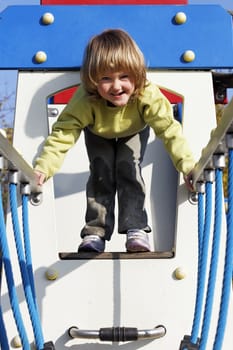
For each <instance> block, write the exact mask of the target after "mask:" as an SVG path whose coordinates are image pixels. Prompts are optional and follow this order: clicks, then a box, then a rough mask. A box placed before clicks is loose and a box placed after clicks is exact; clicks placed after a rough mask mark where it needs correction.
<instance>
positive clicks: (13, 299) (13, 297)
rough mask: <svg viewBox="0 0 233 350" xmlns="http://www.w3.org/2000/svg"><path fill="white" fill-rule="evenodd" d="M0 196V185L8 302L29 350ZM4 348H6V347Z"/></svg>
mask: <svg viewBox="0 0 233 350" xmlns="http://www.w3.org/2000/svg"><path fill="white" fill-rule="evenodd" d="M1 198H2V189H1V186H0V247H1V251H2V259H3V264H4V269H5V273H6V281H7V287H8V292H9V298H10V304H11V308H12V311H13V315H14V319H15V323H16V326H17V330H18V333H19V336H20V339H21V343H22V347H23V349H24V350H30V345H29V341H28V338H27V333H26V330H25V327H24V324H23V320H22V316H21V313H20V308H19V302H18V296H17V293H16V288H15V283H14V276H13V272H12V266H11V260H10V253H9V248H8V243H7V234H6V227H5V218H4V211H3V205H2V199H1ZM4 350H8V347H6V348H5V349H4Z"/></svg>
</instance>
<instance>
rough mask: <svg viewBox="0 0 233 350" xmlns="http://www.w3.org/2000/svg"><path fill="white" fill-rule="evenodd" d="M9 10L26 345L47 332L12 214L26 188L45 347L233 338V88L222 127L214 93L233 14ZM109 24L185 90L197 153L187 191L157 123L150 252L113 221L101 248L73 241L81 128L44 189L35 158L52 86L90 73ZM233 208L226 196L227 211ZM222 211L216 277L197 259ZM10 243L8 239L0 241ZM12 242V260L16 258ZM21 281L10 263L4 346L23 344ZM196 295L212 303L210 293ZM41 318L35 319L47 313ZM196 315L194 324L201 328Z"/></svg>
mask: <svg viewBox="0 0 233 350" xmlns="http://www.w3.org/2000/svg"><path fill="white" fill-rule="evenodd" d="M1 18H2V20H1V23H0V26H1V30H0V39H1V40H0V43H1V44H0V45H1V50H0V68H1V69H17V70H18V81H17V96H16V97H17V98H16V112H15V124H14V138H13V146H14V148H13V147H11V145H9V144H8V142H7V140H6V139H5V138H4V137H3V136H2V135H0V152H1V154H2V155H3V156H4V158H5V159H7V160H8V161H10V163H9V167H8V170H9V174H10V176H9V183H10V186H11V185H12V184H13V188H14V190H13V191H10V195H11V196H12V197H13V198H11V202H13V204H14V203H15V202H16V208H15V205H13V207H14V208H13V215H12V211H11V213H10V208H9V213H8V215H7V225H6V231H7V238H8V245H9V247H10V259H7V262H8V260H9V261H10V262H11V265H12V266H13V267H14V279H15V286H16V293H17V294H18V299H19V308H20V310H21V313H22V315H23V317H22V318H23V322H24V324H25V329H26V331H27V333H28V335H27V337H26V339H25V338H24V337H23V336H22V333H23V332H22V333H21V339H20V342H21V345H22V344H23V349H28V348H30V344H32V343H34V342H36V345H37V348H41V349H42V348H43V346H41V335H40V334H39V336H38V333H37V332H36V331H37V330H38V328H39V333H40V326H39V327H36V331H34V332H33V330H34V328H33V327H32V326H31V319H30V317H29V315H28V307H27V303H26V301H25V298H24V292H23V289H24V287H25V286H26V289H28V287H29V284H30V283H29V281H28V280H27V279H26V282H24V283H22V281H21V271H20V269H19V268H18V267H17V266H18V257H17V255H18V254H17V252H16V249H15V243H14V240H15V234H14V232H13V231H14V227H13V226H12V222H11V217H12V216H13V217H14V216H15V212H16V211H17V210H19V211H21V209H22V210H23V209H25V208H24V206H25V203H24V202H21V194H23V195H25V194H26V196H27V198H28V199H30V201H29V203H28V204H29V208H28V210H29V214H30V215H29V226H30V241H31V250H32V258H33V269H34V274H33V279H34V281H35V292H36V303H35V305H36V306H35V305H34V302H32V304H33V305H32V309H33V312H31V313H32V316H33V315H34V316H37V313H38V314H39V319H40V320H41V327H42V331H43V337H44V339H45V344H46V345H45V346H44V349H48V348H49V346H50V348H53V347H55V348H56V349H58V350H62V349H83V350H85V349H92V348H93V349H94V350H98V349H100V348H101V349H102V348H105V349H115V348H118V347H121V348H123V349H135V348H136V349H138V348H145V349H146V350H147V349H148V350H150V349H152V347H153V348H154V347H155V346H156V349H158V350H167V349H179V348H180V350H184V349H187V350H193V349H201V350H205V349H206V350H212V349H213V350H221V349H223V350H229V349H230V348H231V347H232V345H233V336H232V325H233V309H232V308H233V306H232V292H231V278H230V279H229V268H228V270H227V273H226V272H225V271H226V270H225V267H226V265H229V264H226V258H228V259H229V258H230V259H231V255H230V254H231V250H232V249H229V246H228V243H229V241H230V243H231V241H232V238H231V236H232V235H231V232H229V227H230V226H232V225H229V222H228V225H227V222H226V217H225V208H224V205H223V193H222V191H221V184H220V185H219V180H221V171H222V168H223V167H224V164H223V158H225V155H226V154H227V148H228V147H229V149H231V148H232V143H231V142H232V141H231V137H232V118H233V102H232V101H231V102H230V103H229V105H228V107H227V108H226V110H225V113H224V116H223V119H222V121H221V123H220V125H219V127H218V128H217V129H215V128H216V116H215V100H216V94H218V96H219V95H220V94H219V92H222V91H224V89H226V88H227V87H228V86H229V85H228V84H229V82H231V80H230V79H231V78H229V77H228V78H227V79H226V76H224V75H221V74H219V75H218V74H217V73H213V72H212V71H213V70H218V69H227V68H232V65H233V64H232V62H233V47H232V22H231V16H230V14H228V13H227V12H226V11H225V10H223V9H222V8H221V7H220V6H215V5H208V6H207V5H206V6H205V5H202V6H191V5H186V6H159V5H150V6H144V5H124V6H123V5H122V6H121V5H117V6H115V5H104V6H98V5H97V6H18V7H17V6H13V7H9V8H7V9H6V10H5V11H4V12H3V13H2V14H1ZM207 19H208V20H207ZM12 23H14V26H12ZM139 24H140V25H139ZM110 27H111V28H114V27H118V28H119V27H121V28H123V29H125V30H127V31H128V32H129V33H130V34H131V35H132V36H133V37H134V38H135V40H136V41H137V43H138V44H139V46H140V47H141V49H142V51H143V52H144V54H145V58H146V62H147V64H148V78H149V79H150V80H152V81H154V82H156V83H157V84H158V85H159V86H160V87H161V88H162V89H163V91H164V93H166V94H167V95H168V96H170V98H171V96H173V97H172V98H173V99H178V100H179V104H178V105H177V106H176V107H177V110H178V116H179V118H180V120H181V122H182V124H183V130H184V133H185V135H186V136H187V138H188V139H189V142H190V144H191V145H192V148H193V151H194V154H195V157H196V159H197V160H199V162H198V164H197V166H196V168H195V173H194V185H195V189H196V190H197V194H195V195H191V194H190V193H188V191H187V189H186V187H185V185H184V183H183V179H182V177H180V175H179V174H177V173H176V171H175V169H174V168H173V165H172V164H171V162H170V159H169V158H168V156H167V155H166V153H165V151H164V149H163V146H162V145H161V143H160V141H159V140H158V139H157V138H155V137H154V135H152V134H151V136H150V142H149V144H148V149H147V153H146V157H145V160H144V167H143V174H144V178H145V182H146V185H147V191H148V195H147V208H148V214H149V217H150V223H151V226H152V232H153V235H152V237H151V244H152V246H153V247H154V251H153V252H151V253H142V254H136V253H134V254H128V253H125V252H124V250H125V248H124V244H125V242H124V237H122V235H121V236H120V235H118V234H117V228H116V232H115V233H114V235H113V238H112V240H111V242H109V243H108V245H107V249H106V252H105V253H101V254H97V255H96V254H91V253H88V254H86V253H80V254H78V253H77V252H76V251H77V247H78V244H79V242H80V237H79V232H80V230H81V228H82V226H83V223H84V221H83V220H84V212H85V182H86V179H87V176H88V161H87V157H86V152H85V147H84V142H83V139H82V137H81V139H80V140H79V141H78V143H77V145H76V146H75V147H74V148H73V149H72V150H71V151H70V152H69V154H68V155H67V157H66V159H65V162H64V164H63V167H62V168H61V170H60V172H59V173H58V174H57V175H56V176H55V177H54V179H50V180H49V181H48V182H47V183H46V184H45V185H44V186H43V189H40V188H38V187H37V186H36V184H35V182H34V176H33V170H32V164H33V161H34V159H35V157H36V155H37V154H38V152H39V150H40V149H41V147H42V144H43V141H44V139H45V138H46V136H47V135H48V132H49V129H50V127H51V125H52V123H53V122H54V120H55V119H56V118H57V116H58V115H59V113H60V112H61V110H62V109H63V107H64V105H57V104H53V103H52V101H53V99H52V97H53V96H54V95H56V93H57V92H60V91H63V90H65V89H67V88H70V87H74V86H77V85H78V84H79V83H80V75H79V68H80V65H81V59H82V53H83V49H84V47H85V44H86V42H87V40H88V39H89V38H90V36H92V35H93V34H96V33H98V32H101V31H102V30H103V29H105V28H110ZM5 33H7V36H6V35H5ZM221 33H224V38H223V37H222V34H221ZM22 38H23V39H24V40H22ZM19 39H20V40H19ZM218 39H219V40H218ZM224 79H225V80H224ZM216 89H217V91H216ZM174 96H176V97H174ZM213 129H215V131H214V132H212V133H211V131H212V130H213ZM225 136H226V138H227V140H228V141H226V143H225ZM3 167H4V165H3ZM215 176H216V181H215ZM220 182H221V181H220ZM17 184H21V186H20V188H19V189H17V198H16V200H14V199H15V196H16V193H15V186H14V185H17ZM25 185H26V189H25ZM28 186H29V189H28ZM212 188H214V189H213V192H214V195H215V196H216V198H218V200H217V201H216V202H217V203H218V206H217V204H215V206H216V207H217V209H216V207H215V208H214V206H213V207H211V205H210V206H208V207H207V205H206V210H205V211H208V212H209V211H210V212H209V216H208V217H207V219H205V220H204V219H203V218H202V219H200V217H199V216H198V213H199V211H200V208H201V207H203V203H202V200H203V197H205V195H206V199H205V203H209V201H210V202H211V199H210V198H211V195H212ZM41 190H42V192H41ZM28 191H29V192H28ZM12 192H13V193H12ZM229 199H230V198H229ZM11 210H12V207H11ZM231 210H232V209H231V205H229V213H230V214H231ZM216 211H217V213H218V215H219V214H221V217H222V219H221V221H222V222H221V225H220V226H221V227H220V228H219V227H218V229H219V230H220V232H221V238H220V239H219V248H218V249H219V252H220V254H219V256H218V257H217V258H216V259H217V260H218V264H217V271H215V274H214V278H213V273H212V274H211V268H210V267H209V268H208V267H207V268H206V270H207V271H205V268H204V269H202V266H200V265H202V264H200V261H201V262H202V263H203V264H204V263H205V260H206V264H208V263H209V262H210V260H211V243H212V241H213V246H215V241H214V236H215V234H214V233H213V232H214V227H213V226H215V228H216V226H219V222H218V225H216V222H215V220H216V219H214V218H215V216H216ZM116 214H117V213H116ZM210 217H211V218H212V220H210ZM228 220H229V219H228ZM204 221H205V225H204ZM209 221H211V222H209ZM208 224H209V226H210V228H209V234H208V233H207V228H206V226H208ZM200 226H201V228H200ZM203 226H205V230H204V227H203ZM2 231H4V229H2ZM199 231H200V232H202V231H204V234H205V235H203V242H202V239H200V238H198V232H199ZM200 232H199V233H200ZM3 233H4V232H2V234H3ZM230 235H231V236H230ZM201 236H202V235H201ZM208 236H209V242H206V238H205V239H204V237H207V238H208ZM229 236H230V238H231V239H229ZM198 241H199V242H198ZM230 243H229V244H230ZM1 245H2V247H1V250H2V251H3V244H2V241H1ZM16 245H17V244H16ZM19 245H20V244H18V246H19ZM206 248H207V250H205V249H206ZM227 248H228V249H227ZM213 250H214V249H213ZM225 251H226V252H227V254H225ZM215 253H216V251H215ZM2 256H3V259H2V260H3V265H4V267H5V265H6V258H5V259H4V254H2ZM200 256H201V259H200ZM19 260H20V262H21V268H22V265H23V266H24V257H23V256H22V255H20V259H19ZM232 260H233V259H231V262H232ZM198 261H199V263H198ZM227 262H228V261H227ZM19 265H20V264H19ZM204 265H205V264H204ZM29 266H30V262H29ZM23 270H24V271H23V272H24V274H26V275H27V271H25V269H23ZM203 270H204V271H203ZM200 271H201V272H202V273H200ZM205 272H206V275H208V273H209V272H210V276H212V279H214V282H215V283H214V285H213V284H212V283H209V284H211V289H210V292H209V293H207V280H208V278H207V279H206V281H205V282H204V288H203V284H202V283H200V275H202V274H204V273H205ZM231 273H232V263H231ZM224 275H225V276H226V278H225V279H224V278H223V276H224ZM198 277H199V279H198ZM197 281H198V282H197ZM224 285H226V286H227V287H224ZM198 287H200V288H203V289H204V291H203V295H204V294H206V295H207V301H206V305H207V307H206V310H207V309H208V310H207V311H206V312H205V314H208V316H209V317H208V318H207V319H205V318H204V316H203V315H201V311H200V313H198V315H196V316H197V319H196V322H193V318H194V314H195V312H194V310H195V304H196V301H197V300H198V301H200V299H201V297H203V295H202V293H201V292H200V293H199V295H197V294H198V293H197V290H198ZM29 289H30V288H29ZM225 289H227V293H226V295H225V296H224V301H225V300H227V302H226V303H227V312H224V316H223V318H221V319H220V318H219V316H220V315H221V310H222V308H221V306H220V305H221V304H224V305H225V304H226V303H225V302H222V300H223V296H222V290H223V291H225ZM12 290H13V292H12ZM12 290H11V292H12V293H10V291H9V286H8V285H7V283H6V280H5V275H4V274H2V283H1V310H2V312H3V321H4V324H5V329H6V333H7V336H6V338H7V339H8V340H7V339H4V342H3V340H2V338H0V339H1V347H2V349H4V350H7V349H8V348H10V347H12V348H14V347H17V345H18V343H17V340H18V338H17V334H19V333H20V332H19V329H20V326H19V325H18V324H17V322H15V320H14V317H13V315H12V307H11V304H10V302H9V295H11V294H14V289H12ZM32 290H33V283H32ZM32 294H33V293H32ZM209 294H214V299H213V300H214V301H213V300H211V298H209V299H208V297H209ZM29 299H30V291H29ZM208 300H210V301H208ZM200 304H202V305H201V306H202V309H203V310H204V302H202V303H200ZM211 304H213V305H211ZM211 306H212V307H211ZM209 309H211V312H210V310H209ZM30 316H31V315H30ZM36 318H37V317H36ZM198 318H200V320H198ZM32 319H33V320H34V323H33V326H35V323H36V324H37V323H38V322H39V321H38V320H36V321H35V319H34V317H32ZM219 319H220V321H219ZM37 321H38V322H37ZM198 321H199V322H198ZM202 321H203V322H202ZM18 323H19V322H18ZM198 323H199V324H198ZM192 324H194V326H195V327H194V326H193V328H192ZM197 324H198V325H197ZM219 324H221V326H219ZM222 324H224V326H222ZM37 326H38V324H37ZM201 326H202V327H203V328H202V330H201ZM124 327H125V328H124ZM208 327H209V328H208ZM32 328H33V329H32ZM206 328H208V329H206ZM219 329H220V334H219ZM68 330H69V331H68ZM34 333H35V334H37V336H38V338H39V340H38V339H36V341H35V340H34V339H35V338H37V337H36V336H35V334H34ZM23 335H24V334H23ZM47 341H51V342H52V344H51V343H47ZM104 341H105V342H104ZM7 343H9V345H7ZM42 343H43V342H42ZM2 344H4V345H2ZM38 344H39V345H38ZM4 347H5V348H4Z"/></svg>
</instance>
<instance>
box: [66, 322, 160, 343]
mask: <svg viewBox="0 0 233 350" xmlns="http://www.w3.org/2000/svg"><path fill="white" fill-rule="evenodd" d="M68 334H69V336H70V337H71V338H87V339H100V340H102V341H113V342H124V341H133V340H139V339H158V338H161V337H164V336H165V334H166V328H165V327H164V326H161V325H159V326H157V327H155V328H153V329H144V330H138V329H137V328H134V327H108V328H100V329H99V330H84V329H79V328H78V327H75V326H73V327H70V328H69V329H68Z"/></svg>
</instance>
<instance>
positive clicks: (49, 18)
mask: <svg viewBox="0 0 233 350" xmlns="http://www.w3.org/2000/svg"><path fill="white" fill-rule="evenodd" d="M53 22H54V15H53V14H52V13H50V12H46V13H44V15H43V16H42V23H43V24H46V25H47V24H52V23H53Z"/></svg>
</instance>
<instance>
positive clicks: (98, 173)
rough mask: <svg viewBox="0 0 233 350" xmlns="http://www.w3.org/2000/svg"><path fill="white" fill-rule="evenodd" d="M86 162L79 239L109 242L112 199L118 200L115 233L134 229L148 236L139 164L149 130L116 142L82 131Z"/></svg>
mask: <svg viewBox="0 0 233 350" xmlns="http://www.w3.org/2000/svg"><path fill="white" fill-rule="evenodd" d="M84 132H85V143H86V148H87V153H88V157H89V161H90V176H89V179H88V182H87V186H86V196H87V210H86V216H85V219H86V224H85V226H84V227H83V229H82V231H81V237H82V238H83V237H84V236H86V235H93V234H95V235H98V236H100V237H102V238H103V239H105V240H110V239H111V235H112V232H113V229H114V224H115V214H114V212H115V210H114V209H115V198H116V194H117V199H118V232H119V233H126V232H127V230H128V229H132V228H137V229H144V230H145V231H147V232H150V227H149V226H148V224H147V214H146V210H145V185H144V181H143V178H142V174H141V162H142V160H143V156H144V153H145V149H146V145H147V141H148V137H149V127H146V128H145V129H143V130H142V131H141V132H139V133H137V134H135V135H131V136H128V137H123V138H118V139H105V138H102V137H99V136H97V135H94V134H93V133H92V132H91V131H90V130H88V129H85V131H84Z"/></svg>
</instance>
